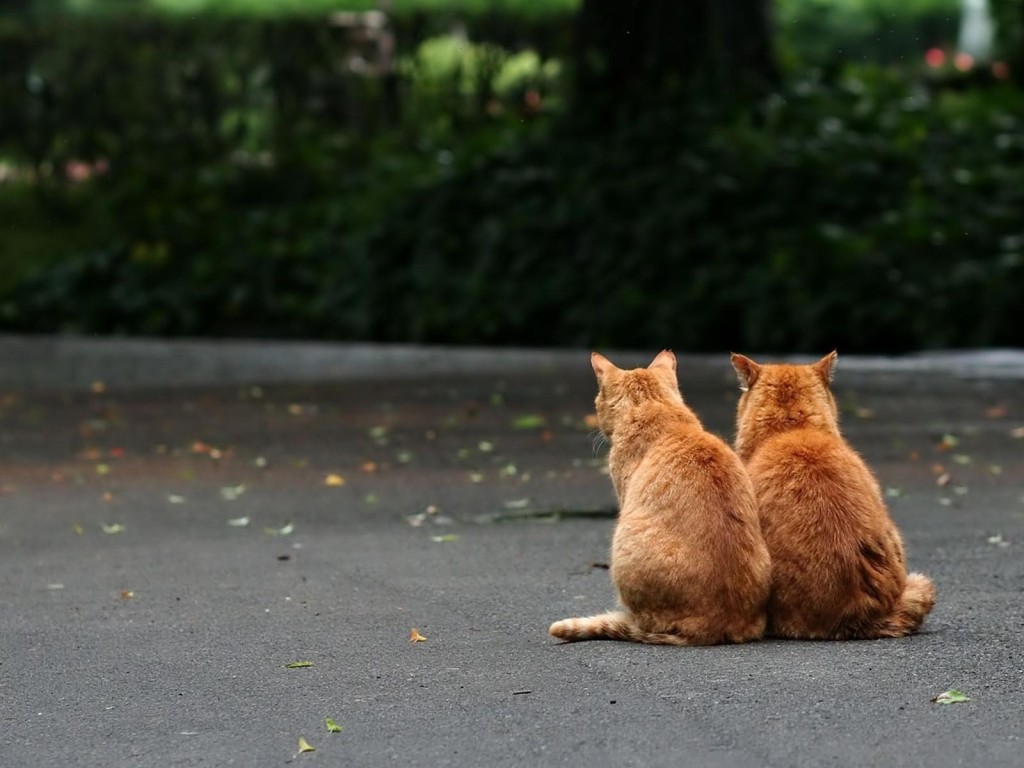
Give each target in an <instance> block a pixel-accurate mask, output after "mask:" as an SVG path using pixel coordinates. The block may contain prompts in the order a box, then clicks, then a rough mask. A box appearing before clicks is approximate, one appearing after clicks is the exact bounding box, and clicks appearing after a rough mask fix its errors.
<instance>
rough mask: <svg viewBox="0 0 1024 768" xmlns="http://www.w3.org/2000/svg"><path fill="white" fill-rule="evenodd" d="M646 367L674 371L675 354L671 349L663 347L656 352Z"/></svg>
mask: <svg viewBox="0 0 1024 768" xmlns="http://www.w3.org/2000/svg"><path fill="white" fill-rule="evenodd" d="M647 367H648V368H665V369H667V370H669V371H672V373H675V372H676V356H675V355H674V354H673V353H672V350H671V349H663V350H661V352H659V353H658V356H657V357H655V358H654V360H652V361H651V364H650V365H648V366H647Z"/></svg>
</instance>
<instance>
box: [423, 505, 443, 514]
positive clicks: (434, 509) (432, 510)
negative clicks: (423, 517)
mask: <svg viewBox="0 0 1024 768" xmlns="http://www.w3.org/2000/svg"><path fill="white" fill-rule="evenodd" d="M424 511H425V512H426V513H427V514H428V515H436V514H437V513H438V512H440V511H441V508H440V507H439V506H437V505H436V504H428V505H427V508H426V510H424Z"/></svg>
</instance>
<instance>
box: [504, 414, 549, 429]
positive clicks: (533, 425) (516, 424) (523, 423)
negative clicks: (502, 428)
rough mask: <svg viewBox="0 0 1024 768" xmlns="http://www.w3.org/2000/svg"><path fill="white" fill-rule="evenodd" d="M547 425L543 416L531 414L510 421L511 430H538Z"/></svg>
mask: <svg viewBox="0 0 1024 768" xmlns="http://www.w3.org/2000/svg"><path fill="white" fill-rule="evenodd" d="M545 424H547V419H545V418H544V417H543V416H541V415H539V414H536V413H531V414H528V415H526V416H520V417H518V418H517V419H514V420H513V421H512V428H513V429H538V428H539V427H543V426H544V425H545Z"/></svg>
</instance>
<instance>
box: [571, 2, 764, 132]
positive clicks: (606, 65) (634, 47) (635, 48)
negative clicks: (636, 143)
mask: <svg viewBox="0 0 1024 768" xmlns="http://www.w3.org/2000/svg"><path fill="white" fill-rule="evenodd" d="M769 10H770V0H583V5H582V7H581V8H580V12H579V16H578V29H577V52H576V91H575V96H576V100H575V106H576V109H578V110H583V111H584V112H586V113H589V114H590V116H591V117H595V118H599V119H616V118H618V117H622V116H623V115H626V114H629V112H630V111H632V110H633V109H635V108H637V107H639V106H642V105H643V104H644V103H650V102H652V101H658V100H664V99H666V98H669V99H675V98H685V97H686V96H687V95H690V94H697V93H702V94H703V95H704V96H705V97H707V96H713V97H716V98H717V97H725V98H730V97H742V96H744V95H747V94H749V93H750V92H752V91H758V90H761V89H763V88H764V87H765V86H767V85H770V84H772V83H774V82H775V81H776V80H777V79H778V70H777V68H776V63H775V57H774V53H773V48H772V34H771V28H770V26H771V25H770V20H769Z"/></svg>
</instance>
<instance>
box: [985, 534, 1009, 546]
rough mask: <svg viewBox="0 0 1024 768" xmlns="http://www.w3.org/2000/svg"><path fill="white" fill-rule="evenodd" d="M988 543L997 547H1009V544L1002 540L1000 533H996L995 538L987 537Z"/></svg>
mask: <svg viewBox="0 0 1024 768" xmlns="http://www.w3.org/2000/svg"><path fill="white" fill-rule="evenodd" d="M988 543H989V544H994V545H995V546H997V547H1008V546H1010V542H1008V541H1006V540H1005V539H1003V534H1001V533H997V534H996V535H995V536H989V537H988Z"/></svg>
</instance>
